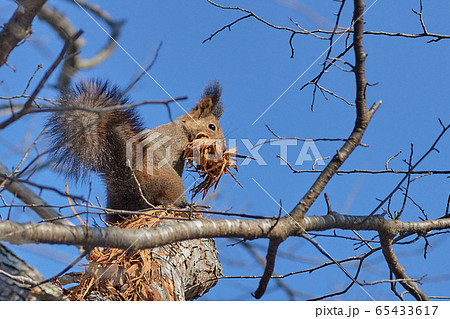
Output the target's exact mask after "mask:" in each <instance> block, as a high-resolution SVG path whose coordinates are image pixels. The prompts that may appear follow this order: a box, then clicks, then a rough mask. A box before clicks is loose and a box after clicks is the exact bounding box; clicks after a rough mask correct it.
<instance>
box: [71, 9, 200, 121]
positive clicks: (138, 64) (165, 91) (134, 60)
mask: <svg viewBox="0 0 450 319" xmlns="http://www.w3.org/2000/svg"><path fill="white" fill-rule="evenodd" d="M73 2H75V3H76V4H77V5H78V6H79V7H80V8H81V10H83V11H84V13H86V15H87V16H88V17H89V18H91V20H92V21H94V22H95V24H96V25H97V26H98V27H99V28H100V29H102V30H103V32H105V33H106V34H107V35H108V37H110V38H111V40H113V41H114V43H115V44H116V45H117V46H118V47H119V48H120V49H121V50H122V51H123V52H125V54H126V55H127V56H128V57H129V58H130V59H131V60H132V61H133V62H134V63H135V64H136V65H137V66H138V67H139V68H140V69H141V70H142V71H143V72H144V73H145V74H146V75H147V76H148V77H149V78H150V79H152V80H153V82H155V83H156V85H158V86H159V88H160V89H161V90H163V91H164V93H166V94H167V96H168V97H170V98H171V99H172V101H174V102H175V103H176V104H177V105H178V106H179V107H180V109H182V110H183V112H184V113H186V114H189V112H188V111H186V110H185V108H184V107H182V106H181V104H180V103H178V101H177V100H176V99H175V98H174V97H173V96H172V95H171V94H170V93H169V92H167V90H166V89H165V88H164V87H163V86H162V85H161V84H160V83H159V82H158V81H156V79H155V78H154V77H153V76H152V75H151V74H150V73H148V72H147V70H146V69H145V68H144V67H143V66H142V65H141V64H140V63H139V62H138V61H137V60H136V59H135V58H134V57H133V56H132V55H131V54H130V53H129V52H128V51H127V50H126V49H125V48H124V47H123V46H122V45H121V44H120V43H119V42H118V41H117V40H116V39H114V38H113V37H112V36H111V34H110V33H109V32H108V31H107V30H105V28H103V27H102V26H101V24H100V23H98V21H97V20H95V18H94V17H93V16H92V15H90V14H89V12H88V11H87V10H86V9H85V8H83V6H82V5H81V4H79V3H78V1H77V0H73ZM191 118H192V116H191ZM192 119H193V118H192ZM193 120H194V121H195V119H193ZM195 122H196V123H197V121H195ZM197 124H198V123H197Z"/></svg>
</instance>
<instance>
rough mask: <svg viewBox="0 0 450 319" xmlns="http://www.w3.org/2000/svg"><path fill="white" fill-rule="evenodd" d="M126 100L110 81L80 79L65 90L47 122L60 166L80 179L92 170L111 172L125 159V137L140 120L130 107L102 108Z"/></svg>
mask: <svg viewBox="0 0 450 319" xmlns="http://www.w3.org/2000/svg"><path fill="white" fill-rule="evenodd" d="M126 103H127V98H126V97H124V96H123V94H122V93H121V91H120V90H119V88H118V87H115V86H113V87H111V86H109V85H108V83H107V82H101V81H89V82H81V83H79V84H78V85H77V86H75V87H74V88H72V89H70V90H68V91H66V92H64V93H63V94H62V96H61V98H60V100H59V102H58V104H59V105H58V108H56V109H55V112H53V114H52V116H51V117H50V118H49V119H48V122H47V125H48V133H49V134H50V136H51V156H52V157H53V160H54V162H55V163H56V165H57V167H59V168H61V169H63V170H64V171H65V173H66V174H67V175H69V176H73V177H75V178H79V177H85V176H86V174H87V173H88V172H89V171H95V172H99V173H105V172H107V171H111V168H113V167H112V166H114V165H117V163H118V161H119V160H122V159H123V160H124V161H125V153H126V146H125V143H126V139H127V138H130V137H131V136H133V135H135V134H136V133H137V132H139V131H141V130H142V128H141V121H140V119H139V117H138V116H137V114H136V113H135V112H134V110H133V109H131V108H129V109H118V110H113V111H108V112H102V110H101V109H104V108H106V107H111V106H115V105H119V104H126ZM123 165H125V162H124V163H123Z"/></svg>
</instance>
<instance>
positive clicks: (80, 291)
mask: <svg viewBox="0 0 450 319" xmlns="http://www.w3.org/2000/svg"><path fill="white" fill-rule="evenodd" d="M154 213H155V216H145V215H140V216H134V217H132V218H129V219H126V220H125V221H124V222H123V223H122V224H119V225H117V226H118V227H120V228H128V229H139V228H146V227H155V226H156V225H157V224H158V223H160V222H161V218H160V217H161V215H165V216H168V215H169V214H170V217H181V218H192V217H195V218H201V214H199V213H194V214H190V213H189V212H170V213H168V212H167V211H166V210H161V211H154ZM189 215H190V216H189ZM177 245H179V244H178V243H174V244H172V245H168V246H167V247H168V248H167V249H166V250H171V249H172V250H173V249H176V247H177ZM165 257H167V256H165ZM86 259H87V260H88V261H89V265H87V267H86V270H85V272H84V273H83V275H82V276H81V279H80V282H79V285H78V286H76V287H75V288H73V289H72V290H70V291H69V292H68V297H69V299H70V300H89V299H91V298H92V296H98V295H100V296H102V298H104V299H106V300H126V301H133V300H178V299H179V298H178V296H176V295H175V289H174V282H173V281H172V279H171V278H168V276H167V275H166V274H164V273H163V271H162V267H161V265H162V263H163V262H167V261H164V260H165V259H166V258H161V256H160V254H159V253H155V252H154V251H153V249H143V250H137V251H132V250H127V251H124V250H123V249H117V248H104V249H102V248H95V249H94V250H93V251H92V252H91V253H90V254H89V255H88V256H87V257H86Z"/></svg>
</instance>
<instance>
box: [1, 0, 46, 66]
mask: <svg viewBox="0 0 450 319" xmlns="http://www.w3.org/2000/svg"><path fill="white" fill-rule="evenodd" d="M45 2H46V0H23V1H18V7H17V9H16V11H15V12H14V15H13V16H12V17H11V19H10V20H9V21H8V23H6V24H5V25H4V26H3V30H2V32H0V67H1V66H2V65H3V64H5V63H6V61H7V59H8V56H9V54H10V53H11V51H12V50H14V48H15V47H16V46H17V45H18V44H19V42H20V41H22V40H24V39H25V38H26V37H28V36H29V35H30V34H31V24H32V23H33V19H34V17H35V16H36V14H37V13H38V12H39V10H40V9H41V7H42V6H43V5H44V4H45Z"/></svg>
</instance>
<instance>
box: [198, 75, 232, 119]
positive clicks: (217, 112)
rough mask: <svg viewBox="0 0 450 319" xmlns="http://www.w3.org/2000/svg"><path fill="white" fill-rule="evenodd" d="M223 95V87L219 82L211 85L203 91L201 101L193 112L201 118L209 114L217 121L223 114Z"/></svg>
mask: <svg viewBox="0 0 450 319" xmlns="http://www.w3.org/2000/svg"><path fill="white" fill-rule="evenodd" d="M221 95H222V86H221V85H220V83H219V82H218V81H214V82H211V83H209V84H208V85H207V86H206V88H205V90H204V91H203V94H202V98H201V100H200V101H199V102H198V103H197V105H196V106H195V108H194V109H193V110H192V112H193V113H194V114H195V115H196V116H197V118H201V117H204V116H207V115H209V114H212V115H214V116H215V117H216V118H217V119H220V117H221V116H222V114H223V111H224V110H223V104H222V100H221V99H220V97H221Z"/></svg>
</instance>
